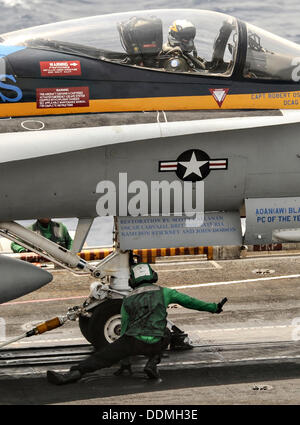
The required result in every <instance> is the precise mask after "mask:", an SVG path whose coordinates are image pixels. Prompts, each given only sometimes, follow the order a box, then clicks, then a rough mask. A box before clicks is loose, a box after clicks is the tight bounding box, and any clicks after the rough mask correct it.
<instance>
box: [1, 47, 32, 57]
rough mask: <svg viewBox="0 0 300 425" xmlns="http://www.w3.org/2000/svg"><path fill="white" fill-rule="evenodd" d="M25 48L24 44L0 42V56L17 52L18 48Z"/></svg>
mask: <svg viewBox="0 0 300 425" xmlns="http://www.w3.org/2000/svg"><path fill="white" fill-rule="evenodd" d="M23 49H26V47H25V46H4V45H3V44H0V58H3V57H4V56H8V55H11V54H12V53H15V52H18V51H19V50H23Z"/></svg>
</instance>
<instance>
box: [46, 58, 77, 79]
mask: <svg viewBox="0 0 300 425" xmlns="http://www.w3.org/2000/svg"><path fill="white" fill-rule="evenodd" d="M40 67H41V75H42V77H64V76H70V75H81V65H80V61H61V62H58V61H47V62H40Z"/></svg>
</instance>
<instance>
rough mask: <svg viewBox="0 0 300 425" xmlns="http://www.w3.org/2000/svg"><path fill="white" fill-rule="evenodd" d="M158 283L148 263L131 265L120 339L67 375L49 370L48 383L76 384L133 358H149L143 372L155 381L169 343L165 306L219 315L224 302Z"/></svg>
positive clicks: (73, 368)
mask: <svg viewBox="0 0 300 425" xmlns="http://www.w3.org/2000/svg"><path fill="white" fill-rule="evenodd" d="M157 280H158V276H157V273H156V272H155V271H153V269H152V268H151V267H150V265H149V264H147V263H139V264H135V265H133V266H132V267H131V271H130V279H129V285H130V286H131V287H132V288H133V291H132V292H130V293H129V294H128V295H127V296H126V297H125V298H124V300H123V304H122V308H121V317H122V330H121V336H120V338H119V339H117V340H116V341H114V342H113V343H111V344H108V345H107V346H105V347H104V348H103V349H102V350H100V351H98V352H96V353H94V354H92V355H91V356H90V357H88V358H87V359H86V360H83V361H81V362H80V363H79V364H78V365H76V366H72V367H71V369H70V371H69V372H68V373H58V372H54V371H48V372H47V378H48V381H49V382H51V383H52V384H56V385H62V384H68V383H70V382H75V381H78V380H79V379H80V378H81V377H82V375H84V374H85V373H88V372H94V371H95V370H98V369H102V368H105V367H110V366H112V365H114V364H116V363H118V362H119V361H120V360H122V359H126V358H128V357H130V356H136V355H145V356H146V357H147V358H148V362H147V364H146V366H145V368H144V372H145V373H146V374H147V375H148V376H149V378H158V377H159V373H158V370H157V365H158V364H159V363H160V360H161V355H162V352H163V350H165V349H166V348H167V346H168V344H169V342H170V341H169V337H168V335H169V334H168V333H167V332H166V326H167V308H168V305H169V304H171V303H176V304H180V305H182V306H183V307H186V308H189V309H193V310H199V311H208V312H211V313H221V311H222V306H223V304H224V300H223V301H222V302H220V303H218V304H217V303H207V302H204V301H201V300H198V299H196V298H192V297H189V296H188V295H185V294H182V293H180V292H177V291H176V290H174V289H169V288H162V287H160V286H158V285H155V283H156V282H157Z"/></svg>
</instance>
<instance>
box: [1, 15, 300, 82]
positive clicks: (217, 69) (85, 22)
mask: <svg viewBox="0 0 300 425" xmlns="http://www.w3.org/2000/svg"><path fill="white" fill-rule="evenodd" d="M1 44H2V45H6V46H26V47H30V48H38V49H43V50H52V51H53V50H54V51H59V52H64V53H67V54H71V55H77V56H85V57H90V58H93V59H97V60H101V61H108V62H114V63H118V64H120V65H123V66H130V67H138V68H147V69H151V70H154V71H158V72H173V73H174V72H175V73H190V74H194V75H195V74H199V75H202V76H218V77H231V76H232V75H233V74H236V73H237V72H239V74H240V75H239V78H241V77H242V78H246V79H272V80H284V81H295V78H297V77H298V70H299V64H300V59H299V58H300V46H299V45H297V44H295V43H292V42H290V41H287V40H285V39H283V38H281V37H277V36H275V35H273V34H271V33H269V32H267V31H264V30H261V29H260V28H257V27H255V26H253V25H250V24H247V23H244V22H241V21H238V20H237V19H235V18H234V17H231V16H229V15H225V14H222V13H217V12H211V11H207V10H191V9H170V10H169V9H166V10H150V11H138V12H126V13H119V14H118V13H117V14H110V15H101V16H93V17H90V18H81V19H76V20H70V21H65V22H58V23H54V24H49V25H43V26H40V27H34V28H29V29H25V30H21V31H15V32H11V33H8V34H4V35H2V36H0V45H1ZM299 80H300V77H299V78H298V80H297V79H296V81H299Z"/></svg>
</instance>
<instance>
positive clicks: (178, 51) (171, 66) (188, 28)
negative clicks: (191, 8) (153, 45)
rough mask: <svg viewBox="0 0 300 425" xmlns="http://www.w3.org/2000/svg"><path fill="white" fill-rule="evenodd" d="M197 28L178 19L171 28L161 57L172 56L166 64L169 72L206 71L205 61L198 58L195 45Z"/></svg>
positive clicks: (188, 22) (184, 20)
mask: <svg viewBox="0 0 300 425" xmlns="http://www.w3.org/2000/svg"><path fill="white" fill-rule="evenodd" d="M195 36H196V28H195V26H194V24H192V22H190V21H188V20H186V19H177V20H176V21H174V22H173V24H172V25H171V26H170V28H169V34H168V42H167V43H165V44H164V45H163V48H162V52H161V55H167V56H170V57H169V58H168V59H167V60H166V61H165V63H164V65H163V66H164V68H165V69H166V70H167V71H177V72H188V71H199V70H205V68H206V66H205V61H204V60H203V59H201V58H199V57H198V54H197V50H196V47H195V44H194V39H195Z"/></svg>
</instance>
